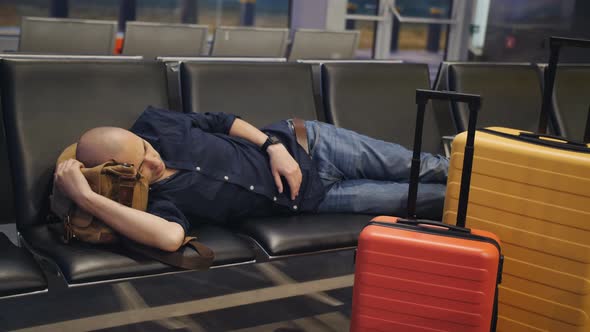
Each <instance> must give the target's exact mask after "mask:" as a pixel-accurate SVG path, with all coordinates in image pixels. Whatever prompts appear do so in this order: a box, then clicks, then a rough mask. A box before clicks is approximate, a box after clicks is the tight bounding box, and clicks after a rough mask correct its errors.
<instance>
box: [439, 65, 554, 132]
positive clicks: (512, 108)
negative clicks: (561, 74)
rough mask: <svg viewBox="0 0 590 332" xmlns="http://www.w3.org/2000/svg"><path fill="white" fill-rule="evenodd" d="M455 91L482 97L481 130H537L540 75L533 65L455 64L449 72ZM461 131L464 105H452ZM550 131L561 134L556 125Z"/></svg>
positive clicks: (466, 115) (463, 120) (479, 122)
mask: <svg viewBox="0 0 590 332" xmlns="http://www.w3.org/2000/svg"><path fill="white" fill-rule="evenodd" d="M448 78H449V87H450V88H451V89H452V90H455V91H459V92H466V93H475V94H479V95H481V96H482V98H483V103H482V108H481V112H480V113H479V115H478V119H477V124H478V126H479V127H489V126H504V127H510V128H516V129H521V130H528V131H537V129H538V124H539V114H540V111H541V99H542V97H541V94H542V90H541V80H540V78H541V75H540V72H539V70H538V68H537V67H536V66H533V65H532V64H501V63H498V64H496V63H478V64H452V65H451V66H450V68H449V73H448ZM453 114H454V116H455V118H456V122H457V127H458V130H459V131H464V130H465V129H466V128H467V121H468V114H467V110H466V109H465V105H464V104H454V103H453ZM550 131H551V132H553V133H556V134H560V133H561V128H560V127H559V126H557V125H556V124H555V123H552V124H551V126H550Z"/></svg>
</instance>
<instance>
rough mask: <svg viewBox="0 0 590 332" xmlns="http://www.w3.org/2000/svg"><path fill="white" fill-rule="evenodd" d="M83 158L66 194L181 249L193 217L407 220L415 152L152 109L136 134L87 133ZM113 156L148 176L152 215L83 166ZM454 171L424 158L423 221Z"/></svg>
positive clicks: (64, 183) (69, 168) (110, 220)
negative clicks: (102, 187)
mask: <svg viewBox="0 0 590 332" xmlns="http://www.w3.org/2000/svg"><path fill="white" fill-rule="evenodd" d="M295 133H297V136H298V137H299V141H300V142H299V143H298V141H297V139H296V135H295ZM301 133H304V134H305V135H302V134H301ZM305 136H307V142H305ZM302 137H304V138H303V139H302ZM300 144H302V145H303V146H305V147H306V148H307V150H308V152H307V151H306V149H305V148H303V146H302V145H300ZM76 156H77V160H74V159H70V160H67V161H64V162H62V163H61V164H59V165H58V167H57V169H56V171H55V183H56V185H57V186H58V188H59V189H60V190H61V191H62V192H63V193H64V194H65V195H67V196H68V197H69V198H71V199H72V200H73V201H74V202H75V203H76V204H77V205H78V206H80V207H81V208H83V209H84V210H86V211H88V212H89V213H91V214H92V215H94V216H95V217H97V218H99V219H101V220H103V221H104V222H105V223H107V224H108V225H109V226H111V227H112V228H113V229H115V230H116V231H118V232H119V233H121V234H123V235H125V236H127V237H128V238H130V239H132V240H135V241H137V242H140V243H143V244H145V245H149V246H153V247H156V248H159V249H162V250H165V251H175V250H177V249H178V248H179V246H180V245H181V244H182V240H183V239H184V235H185V233H186V232H187V231H188V229H189V228H190V227H191V222H199V221H203V220H208V221H209V222H223V221H228V220H237V219H240V218H244V217H251V216H271V215H286V214H296V213H301V212H317V213H327V212H348V213H368V214H388V215H398V216H403V215H405V210H406V199H407V193H408V180H409V174H410V165H411V159H412V152H411V151H409V150H407V149H406V148H404V147H402V146H400V145H397V144H394V143H388V142H384V141H380V140H375V139H372V138H370V137H367V136H363V135H360V134H358V133H355V132H352V131H349V130H346V129H342V128H336V127H334V126H332V125H329V124H326V123H322V122H317V121H305V122H304V123H303V126H302V125H301V124H300V123H299V122H298V121H292V120H284V121H280V122H277V123H274V124H272V125H270V126H267V127H265V128H263V129H262V130H259V129H257V128H255V127H254V126H252V125H250V124H248V123H247V122H245V121H243V120H241V119H239V118H237V117H236V116H234V115H230V114H225V113H204V114H200V113H190V114H186V113H179V112H172V111H168V110H161V109H156V108H153V107H148V108H147V109H146V110H145V111H144V112H143V113H142V114H141V116H140V117H139V119H138V120H137V121H136V122H135V124H134V125H133V126H132V127H131V129H130V130H129V131H128V130H124V129H121V128H114V127H100V128H94V129H91V130H89V131H87V132H86V133H84V134H83V135H82V136H81V137H80V139H79V141H78V148H77V151H76ZM108 160H115V161H117V162H120V163H129V164H133V165H134V166H135V167H137V169H138V171H139V173H140V174H141V175H142V176H143V177H145V178H146V179H147V180H148V182H149V184H150V191H149V201H148V208H147V211H146V212H143V211H139V210H134V209H132V208H129V207H126V206H123V205H120V204H119V203H117V202H114V201H112V200H110V199H108V198H105V197H103V196H100V195H98V194H96V193H94V192H93V191H92V190H91V189H90V186H89V185H88V182H87V181H86V179H85V178H84V176H83V175H82V173H81V171H80V168H81V167H85V166H86V167H94V166H96V165H100V164H102V163H104V162H106V161H108ZM447 170H448V159H446V158H445V157H443V156H439V155H432V154H428V153H423V154H422V155H421V168H420V185H419V189H418V203H417V207H418V216H419V217H422V218H429V219H440V216H441V213H442V207H443V202H444V196H445V184H446V179H447Z"/></svg>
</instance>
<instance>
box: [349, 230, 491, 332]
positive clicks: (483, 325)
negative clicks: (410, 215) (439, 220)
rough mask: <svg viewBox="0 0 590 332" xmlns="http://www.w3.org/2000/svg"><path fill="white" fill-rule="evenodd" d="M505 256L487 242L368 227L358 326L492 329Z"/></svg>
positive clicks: (361, 249) (359, 259)
mask: <svg viewBox="0 0 590 332" xmlns="http://www.w3.org/2000/svg"><path fill="white" fill-rule="evenodd" d="M498 260H499V256H498V249H497V248H496V247H495V246H494V245H493V244H490V243H487V242H480V241H473V240H466V239H457V238H453V237H446V236H441V235H432V234H425V233H420V232H415V231H408V230H403V229H396V228H392V227H384V226H379V225H369V226H367V227H366V228H365V229H364V230H363V232H362V233H361V235H360V237H359V245H358V251H357V255H356V266H355V283H354V295H353V315H352V320H351V331H387V332H391V331H404V332H406V331H407V332H418V331H420V332H423V331H453V332H462V331H470V332H473V331H489V330H490V321H491V316H492V308H493V299H494V293H495V287H496V276H497V268H498Z"/></svg>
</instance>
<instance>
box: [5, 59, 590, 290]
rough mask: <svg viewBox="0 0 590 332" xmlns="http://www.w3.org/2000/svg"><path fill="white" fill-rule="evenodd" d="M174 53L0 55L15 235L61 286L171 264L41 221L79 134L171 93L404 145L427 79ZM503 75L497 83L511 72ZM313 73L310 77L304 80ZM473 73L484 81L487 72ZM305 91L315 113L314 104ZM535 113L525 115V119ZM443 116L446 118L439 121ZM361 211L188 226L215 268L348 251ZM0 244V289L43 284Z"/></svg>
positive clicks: (257, 119) (24, 254)
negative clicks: (68, 237)
mask: <svg viewBox="0 0 590 332" xmlns="http://www.w3.org/2000/svg"><path fill="white" fill-rule="evenodd" d="M243 60H244V59H243ZM174 61H175V60H174V59H166V60H165V61H164V59H161V61H144V60H141V58H137V57H131V58H129V57H50V56H48V57H37V58H35V57H31V58H27V57H22V56H21V57H19V56H12V57H10V56H6V57H4V58H3V59H2V60H1V61H0V92H1V98H0V99H1V102H2V112H3V124H4V128H5V129H6V142H5V143H7V144H6V147H7V148H8V157H9V159H10V169H11V172H10V176H7V178H8V179H9V178H10V177H12V180H13V181H14V183H15V184H16V185H15V188H16V190H15V192H14V197H15V210H16V224H17V228H18V231H19V234H20V235H19V236H20V238H21V240H22V241H21V242H22V243H23V245H24V246H25V247H26V248H27V249H28V250H30V251H32V252H34V253H35V255H36V257H37V258H40V259H41V260H42V261H46V262H48V264H49V266H53V267H54V268H56V269H57V271H59V272H60V274H61V276H63V279H64V281H65V283H66V284H67V285H68V286H79V285H85V284H90V283H97V282H114V281H118V280H123V279H128V278H135V277H143V276H150V275H152V276H153V275H159V274H163V273H172V272H178V271H177V270H175V269H173V268H171V267H169V266H166V265H163V264H161V263H158V262H154V261H151V260H148V259H145V258H142V257H137V256H135V255H133V254H130V253H128V252H126V251H125V250H123V249H121V248H117V247H112V248H102V247H98V246H91V245H86V244H81V243H75V244H74V243H73V244H70V245H65V244H62V243H61V241H60V239H59V238H58V236H57V235H56V234H54V233H52V232H51V231H50V230H49V229H48V227H47V224H46V215H47V212H48V201H47V197H48V195H49V192H50V185H51V179H52V174H53V169H54V165H55V159H56V156H57V155H58V154H59V153H60V151H61V150H62V149H63V148H64V147H65V146H67V145H69V144H70V143H72V142H73V141H75V140H76V139H77V138H78V136H79V135H80V134H81V133H82V132H84V131H85V130H87V129H89V128H93V127H96V126H105V125H110V126H119V127H124V128H127V127H129V126H130V125H131V124H132V123H133V122H134V120H135V119H136V118H137V116H138V115H139V114H140V113H141V112H142V111H143V109H144V108H145V107H146V105H153V106H156V107H162V108H171V107H170V106H171V100H174V99H175V98H176V99H180V100H181V101H182V103H181V109H178V110H171V111H177V112H178V111H183V112H218V111H222V112H228V113H235V114H238V115H240V116H242V117H243V118H244V119H245V120H247V121H250V122H252V123H254V124H256V125H264V124H267V123H269V122H273V121H275V120H279V119H285V118H290V117H294V116H297V117H302V118H305V119H318V120H324V121H328V122H333V123H334V124H336V125H338V126H342V127H346V128H350V129H354V130H357V131H360V132H364V133H367V134H370V135H372V136H378V137H380V138H383V139H385V140H389V141H394V142H399V143H402V144H404V145H407V146H411V142H412V134H413V125H412V124H413V123H414V121H415V104H414V94H415V89H416V88H428V87H429V86H430V83H429V82H428V77H429V75H428V68H427V66H426V65H422V64H408V63H365V62H357V63H342V62H326V63H321V62H311V61H310V62H308V63H285V62H284V61H274V62H272V61H267V62H261V61H260V59H258V60H257V61H253V60H248V61H238V59H232V60H231V61H225V62H222V61H217V62H211V61H200V60H199V59H192V60H191V59H182V61H178V60H176V63H177V65H176V66H171V65H170V64H171V63H173V62H174ZM455 64H456V63H455ZM455 64H453V65H455ZM450 65H451V64H449V63H445V64H443V67H444V68H445V71H444V72H443V71H442V68H441V73H440V75H439V78H438V80H437V82H435V85H436V86H439V87H442V86H443V85H448V84H449V83H450V82H449V81H448V80H446V79H443V77H448V76H450V72H451V71H452V70H453V69H451V67H452V66H450ZM486 65H487V64H486ZM514 68H520V67H518V66H517V67H514ZM560 69H561V68H560ZM314 71H315V72H316V75H315V76H314ZM173 74H174V75H173ZM452 75H455V74H452ZM506 75H507V76H506V77H505V78H504V80H516V79H519V78H518V77H520V76H518V75H514V76H513V75H509V73H507V74H506ZM587 75H588V74H587ZM459 76H461V75H460V74H459V75H458V77H459ZM589 76H590V75H589ZM461 77H462V76H461ZM559 77H560V78H563V77H564V76H562V75H560V76H559ZM586 77H588V76H586ZM314 78H316V79H319V81H316V82H315V83H314ZM443 80H444V81H446V83H445V82H443ZM484 81H486V82H488V83H492V81H490V80H489V79H488V78H487V77H486V78H485V79H484ZM586 81H587V79H586ZM560 82H561V81H560ZM495 83H497V82H495ZM514 84H516V85H519V84H518V83H514ZM560 84H562V83H559V84H558V85H560ZM527 86H528V85H527V84H526V83H525V82H524V81H523V82H521V84H520V85H519V87H520V88H522V89H523V90H526V89H527ZM171 87H177V89H176V90H173V89H171ZM314 87H315V88H314ZM318 87H319V88H318ZM314 89H315V90H314ZM558 90H559V88H558ZM314 91H319V96H317V95H316V96H314ZM490 91H496V90H490ZM498 91H500V92H502V91H504V90H498ZM586 91H587V90H586ZM486 93H487V92H485V91H484V92H482V94H483V95H484V109H483V110H482V117H483V115H484V114H485V113H494V112H495V109H492V108H491V106H490V107H487V108H486V106H485V105H487V104H486V101H487V100H488V99H495V98H500V97H501V96H497V95H493V96H492V95H486ZM510 93H512V91H510ZM529 95H530V96H533V94H528V93H523V96H525V98H532V97H529ZM558 95H559V93H558ZM581 96H582V97H585V96H584V95H581ZM537 97H538V96H535V98H537ZM317 98H320V99H321V101H322V102H321V103H322V104H324V108H323V110H324V111H325V113H323V111H322V110H320V109H318V108H317V107H316V105H317ZM539 98H540V97H539ZM489 104H491V105H495V104H493V103H492V102H491V101H490V103H489ZM558 104H559V103H558ZM537 106H538V105H537ZM440 107H441V105H435V107H434V108H435V110H437V112H429V118H428V120H427V127H426V128H425V131H424V132H425V140H424V143H425V147H426V149H425V150H427V151H432V152H440V151H442V149H441V135H443V134H451V135H452V134H454V133H455V132H456V130H455V126H458V125H457V124H454V123H453V121H454V120H455V119H456V118H457V117H455V116H453V115H452V114H453V112H452V108H447V109H446V110H441V109H437V108H440ZM537 109H538V108H537ZM517 111H518V110H517ZM537 113H538V111H537ZM537 118H538V116H537V114H534V116H533V118H532V119H530V121H531V122H534V121H536V120H537ZM552 118H553V117H552ZM445 119H446V125H441V123H442V122H441V120H445ZM484 120H485V121H488V120H486V119H485V118H484ZM503 120H504V119H498V121H503ZM490 121H491V120H490ZM449 124H450V125H449ZM447 125H448V126H447ZM484 125H487V124H484ZM509 125H510V124H509ZM510 126H512V127H515V125H510ZM2 159H3V160H4V159H5V158H2ZM2 176H4V174H2ZM1 208H2V209H3V208H5V206H2V207H1ZM371 217H372V216H370V215H354V214H309V215H297V216H290V217H270V218H250V219H247V220H239V221H238V220H232V221H230V222H229V223H228V224H226V225H219V224H211V223H207V222H206V221H199V222H195V224H198V225H199V226H197V227H195V228H194V229H192V230H191V232H192V233H194V234H195V235H198V237H199V239H200V241H202V242H203V243H205V244H206V245H208V246H209V247H211V248H212V249H213V250H214V251H215V253H216V259H215V262H214V268H219V267H224V266H232V265H237V264H248V263H254V262H264V261H269V260H273V259H281V258H285V257H291V256H299V255H306V254H315V253H322V252H329V251H335V250H348V249H353V248H355V246H356V239H357V236H358V234H359V232H360V230H361V229H362V228H363V227H364V225H365V224H366V223H367V222H368V220H370V218H371ZM0 244H1V246H2V247H3V248H5V249H4V250H2V251H0V271H2V274H0V285H1V286H0V296H10V295H14V294H17V293H20V294H22V293H28V292H35V291H44V290H46V282H45V278H44V277H43V273H42V271H41V269H39V267H38V265H37V264H36V262H35V261H34V259H33V257H31V255H30V254H29V252H28V250H25V249H24V248H18V247H16V246H14V245H12V244H10V242H9V241H8V239H5V237H4V236H3V237H0ZM184 254H186V255H190V254H192V251H190V250H187V251H185V252H184ZM6 276H7V279H6V278H5V277H6ZM5 280H8V281H5Z"/></svg>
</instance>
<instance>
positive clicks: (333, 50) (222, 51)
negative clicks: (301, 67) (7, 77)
mask: <svg viewBox="0 0 590 332" xmlns="http://www.w3.org/2000/svg"><path fill="white" fill-rule="evenodd" d="M116 35H117V22H116V21H97V20H77V19H56V18H39V17H23V18H22V22H21V34H20V41H19V52H23V53H45V54H47V53H48V54H86V55H112V54H113V51H114V49H115V40H116ZM359 35H360V32H359V31H356V30H355V31H325V30H311V29H301V30H297V31H295V33H294V37H293V43H292V45H291V48H290V50H288V40H289V29H281V28H254V27H225V26H221V27H218V28H217V29H216V30H215V35H214V38H213V44H212V46H211V51H210V52H209V45H208V41H207V38H208V26H207V25H196V24H172V23H153V22H134V21H130V22H127V23H126V30H125V39H124V46H123V50H122V54H123V55H139V56H143V57H145V58H155V57H157V56H192V57H195V56H203V55H209V54H210V55H211V56H221V57H224V56H243V57H284V56H285V55H286V54H287V53H288V54H289V59H291V60H296V59H309V58H312V59H352V58H354V55H355V52H356V49H357V47H358V42H359Z"/></svg>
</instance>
